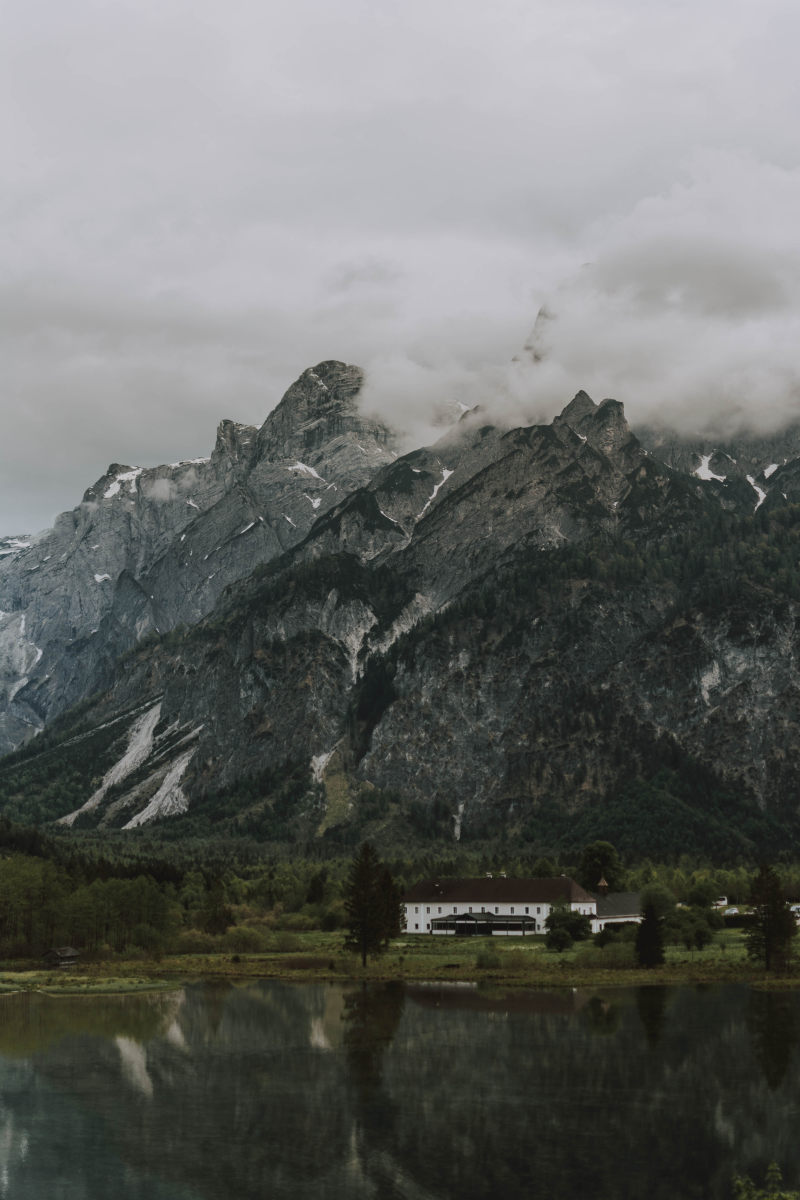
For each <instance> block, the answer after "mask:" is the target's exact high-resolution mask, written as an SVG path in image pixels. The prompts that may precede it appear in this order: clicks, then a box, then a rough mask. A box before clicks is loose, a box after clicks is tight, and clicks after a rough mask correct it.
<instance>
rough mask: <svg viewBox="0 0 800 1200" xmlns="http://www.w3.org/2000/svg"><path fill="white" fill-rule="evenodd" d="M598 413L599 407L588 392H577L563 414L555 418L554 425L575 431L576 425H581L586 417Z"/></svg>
mask: <svg viewBox="0 0 800 1200" xmlns="http://www.w3.org/2000/svg"><path fill="white" fill-rule="evenodd" d="M596 412H597V405H596V404H595V402H594V400H593V399H592V397H591V396H590V395H589V394H588V392H584V391H580V392H576V394H575V395H574V396H573V397H572V399H571V400H570V402H569V404H568V405H567V406H566V408H565V409H564V410H563V412H561V413H560V414H559V416H557V417H556V418H555V420H554V421H553V424H554V425H569V427H570V429H574V428H575V425H576V424H580V422H581V421H582V420H583V419H584V417H588V416H592V415H594V413H596Z"/></svg>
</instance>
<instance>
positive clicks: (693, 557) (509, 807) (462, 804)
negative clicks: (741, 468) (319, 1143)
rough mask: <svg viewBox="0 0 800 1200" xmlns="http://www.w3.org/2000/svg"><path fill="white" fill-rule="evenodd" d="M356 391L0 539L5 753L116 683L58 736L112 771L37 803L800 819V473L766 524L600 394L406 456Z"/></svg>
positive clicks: (319, 829)
mask: <svg viewBox="0 0 800 1200" xmlns="http://www.w3.org/2000/svg"><path fill="white" fill-rule="evenodd" d="M360 384H361V375H360V372H358V371H357V370H356V369H355V368H349V367H345V366H344V365H343V364H338V363H322V364H320V365H319V366H318V367H316V368H315V369H314V370H313V371H307V372H305V373H304V374H303V375H302V376H301V377H300V379H299V380H298V381H297V383H295V384H294V385H293V387H292V388H291V389H290V390H289V392H287V394H286V396H285V397H284V399H283V401H282V402H281V404H280V405H279V406H278V408H276V410H275V412H274V413H273V414H271V415H270V417H268V418H267V421H266V422H265V424H264V426H263V427H262V428H261V430H259V431H255V430H254V429H252V428H248V427H244V426H237V425H234V424H233V423H232V422H224V423H223V424H222V425H221V426H220V430H219V435H218V438H217V444H216V446H215V448H214V452H213V454H212V455H211V457H210V459H209V460H208V461H204V460H203V461H199V462H192V463H178V464H173V465H172V466H170V467H162V468H157V469H154V470H151V471H140V470H138V469H137V468H130V467H127V466H123V465H114V467H113V468H112V469H111V470H110V471H109V472H108V473H107V474H106V475H105V476H104V477H103V478H102V479H101V480H99V481H98V483H97V484H95V485H94V487H93V488H91V489H89V491H88V492H87V493H86V496H85V497H84V501H83V504H82V505H81V506H79V508H78V509H76V510H75V512H74V513H73V514H67V515H65V516H64V517H62V518H60V519H59V522H57V524H56V527H55V529H54V530H53V531H51V532H50V533H49V534H48V535H46V536H45V538H44V539H42V540H40V541H38V542H36V543H31V544H30V545H26V544H25V540H24V539H16V540H9V541H8V542H7V543H6V544H5V546H4V547H0V550H3V549H5V550H6V553H5V558H4V561H3V563H2V565H1V566H0V580H1V581H2V586H3V587H4V588H5V589H6V592H5V595H6V597H7V599H6V600H5V601H4V602H3V604H2V607H3V609H4V612H3V616H2V617H1V618H0V687H2V688H3V689H4V690H5V697H6V710H5V718H4V720H5V725H4V726H3V728H4V730H5V734H4V736H5V737H6V739H7V742H8V744H11V742H13V741H19V740H21V739H22V738H24V737H25V735H26V732H27V731H29V730H30V729H32V728H36V723H37V721H38V722H40V723H42V722H44V721H45V720H50V719H51V718H52V716H53V714H55V713H57V712H59V711H63V710H64V708H65V707H66V705H67V704H68V703H69V701H70V700H74V699H78V698H81V699H84V698H85V697H87V696H88V695H89V694H90V693H91V692H97V691H98V688H100V689H101V694H100V695H99V696H96V697H95V698H94V699H93V700H92V701H91V702H90V703H89V704H88V705H87V706H86V707H84V709H83V710H82V711H81V712H80V713H79V714H76V715H69V714H67V715H66V716H65V717H64V718H63V721H62V724H61V726H60V727H59V726H58V725H56V726H55V727H54V728H53V729H52V731H51V732H50V733H48V734H47V735H46V738H45V741H44V742H43V748H44V749H43V753H46V754H47V755H49V756H50V758H49V759H48V760H47V761H48V762H54V761H57V760H58V756H59V755H66V756H67V758H68V759H69V761H70V762H73V760H74V759H75V758H76V756H77V759H79V761H80V764H86V763H89V764H90V768H91V769H89V768H88V767H86V766H85V765H79V766H76V767H75V768H74V771H73V774H72V775H71V776H70V777H71V778H77V777H78V776H80V778H81V779H83V776H82V775H81V772H82V771H86V778H85V785H84V784H83V783H81V784H80V786H78V785H76V787H75V788H74V789H73V794H71V795H70V796H69V797H63V798H62V797H61V796H59V795H51V794H50V793H48V794H47V796H46V797H45V798H43V799H40V800H39V801H37V803H38V804H39V808H38V809H37V811H38V812H39V814H40V816H41V817H43V818H44V819H53V820H61V821H62V822H64V823H65V824H67V825H75V826H78V827H81V826H85V825H87V824H98V825H99V826H101V827H109V826H113V827H122V828H129V827H130V828H135V827H136V826H137V825H139V824H142V823H148V822H150V821H154V820H158V819H163V818H166V817H170V818H172V819H179V820H180V819H184V818H185V819H187V820H189V821H192V820H193V819H195V817H194V816H193V814H197V813H208V812H214V813H215V814H216V816H215V819H216V820H221V819H222V818H221V817H220V815H219V814H220V813H221V812H224V813H225V814H227V816H226V817H225V819H226V820H229V821H230V822H233V824H234V826H235V828H236V829H240V828H243V829H246V830H248V831H250V832H253V831H254V832H255V834H256V836H264V837H271V838H280V837H282V836H287V831H291V832H292V836H294V835H297V836H302V837H307V838H310V837H314V836H325V837H330V836H335V833H336V830H337V828H339V827H340V826H343V825H344V826H347V825H348V824H351V825H352V823H353V822H355V823H356V824H359V822H360V824H359V828H361V827H362V826H363V824H364V822H365V821H367V820H368V819H374V820H378V818H379V816H380V819H382V820H384V821H389V822H391V821H400V822H403V821H405V822H408V821H412V822H413V821H414V820H416V821H417V822H418V824H419V822H422V824H423V825H424V827H425V829H426V830H427V831H428V833H430V831H431V829H434V830H435V831H436V832H438V834H439V835H443V836H450V837H477V836H493V835H494V834H495V833H497V832H498V831H503V832H504V833H507V834H513V835H514V836H516V837H519V838H522V839H525V840H532V841H536V840H537V839H538V840H546V839H547V838H548V837H549V838H551V839H552V838H553V837H555V836H556V835H555V833H554V830H555V831H557V830H558V829H559V828H561V826H559V821H560V820H562V818H563V819H564V820H569V821H571V822H573V823H576V822H577V823H578V826H579V827H580V828H584V826H583V825H581V824H580V823H581V822H586V821H589V820H590V818H592V814H594V819H595V820H597V821H599V824H600V826H602V828H603V829H606V827H607V825H608V822H609V821H612V820H613V821H616V822H617V826H619V827H620V828H621V830H622V832H623V834H624V835H625V836H627V834H628V833H629V832H630V831H631V830H634V832H635V830H636V828H639V829H642V828H644V827H645V826H646V824H647V822H648V821H652V823H653V827H654V828H655V829H656V831H658V830H661V832H662V834H663V833H664V831H669V830H671V832H670V836H671V837H672V838H673V842H675V843H676V844H677V849H676V848H675V845H673V843H670V845H671V851H670V852H672V851H674V852H676V853H680V852H681V845H680V838H681V836H683V835H682V834H681V833H675V829H680V830H683V829H684V828H685V829H686V830H688V832H687V833H686V836H687V837H689V838H694V839H695V843H694V844H696V845H700V844H702V845H706V846H707V845H709V844H711V843H712V842H713V841H714V839H715V838H719V839H721V842H720V844H722V843H724V845H725V851H724V852H725V853H734V854H735V853H738V852H739V851H740V850H741V852H742V853H744V852H748V853H749V852H751V851H752V848H753V846H755V845H756V844H767V841H768V840H769V838H773V839H775V838H781V837H782V838H785V837H786V836H788V833H787V831H790V830H794V829H795V828H796V827H798V819H799V814H798V811H797V802H796V795H797V794H798V788H800V768H798V767H796V766H795V763H796V762H798V761H800V759H799V758H798V756H797V754H796V749H797V746H798V744H800V700H799V699H798V697H800V687H798V678H797V669H796V662H797V631H796V620H797V612H796V608H797V604H798V603H800V570H798V568H797V562H798V561H799V560H798V548H797V546H796V544H795V540H794V532H793V530H794V519H795V518H794V515H793V510H792V509H791V507H790V503H791V499H792V497H793V495H794V493H793V480H794V477H795V473H796V472H797V463H794V464H793V463H792V462H789V463H787V464H786V465H785V466H782V467H779V468H776V470H775V471H774V472H772V473H771V475H772V476H773V477H774V478H775V479H778V477H779V474H780V477H781V478H782V480H783V481H784V487H782V488H781V489H780V490H779V491H778V495H779V497H780V498H781V505H782V507H781V506H778V507H776V505H777V499H776V497H775V495H774V494H773V493H774V492H775V490H776V489H775V488H774V487H773V488H772V489H771V492H770V495H769V496H768V497H767V499H766V500H764V501H762V502H761V503H760V504H759V505H758V510H759V511H760V515H758V516H757V517H754V496H755V485H754V484H751V483H750V482H749V481H748V480H747V479H745V480H744V481H742V480H736V481H734V484H729V483H728V482H727V481H723V480H720V479H714V478H712V477H710V475H713V474H714V472H707V471H705V470H702V471H700V472H698V471H696V470H695V471H689V472H686V471H682V470H680V469H678V467H676V466H670V465H668V464H665V463H663V462H661V461H660V460H659V459H658V458H657V457H656V456H655V454H654V453H652V451H648V449H647V448H645V447H644V446H643V445H642V444H641V442H640V440H639V438H638V437H637V436H635V435H634V433H633V432H632V431H631V430H630V428H629V427H628V425H627V423H626V421H625V417H624V413H623V411H622V408H621V406H620V405H619V404H617V403H616V402H614V401H610V400H607V401H604V402H602V403H601V404H599V405H597V404H595V403H594V402H593V401H592V400H591V399H590V397H588V396H587V395H586V394H585V393H579V394H578V395H577V396H576V397H575V398H574V400H573V401H572V402H571V403H570V404H569V405H567V407H566V408H565V410H564V412H563V413H561V414H560V416H559V417H557V418H556V419H555V420H554V421H553V422H552V424H550V425H544V426H531V427H525V428H518V429H511V430H503V429H498V428H494V427H492V426H488V425H485V424H483V423H482V416H481V414H480V413H469V414H466V416H465V417H464V418H463V419H462V420H459V421H458V422H457V423H456V424H455V425H454V427H453V428H452V429H450V430H448V431H447V433H446V434H445V435H444V437H443V438H442V439H441V440H440V441H439V442H438V443H436V444H435V445H434V446H431V447H428V448H424V449H421V450H417V451H414V452H412V453H410V454H407V455H404V456H403V457H401V458H397V459H396V458H395V457H394V455H393V452H392V450H391V447H390V444H389V443H390V438H389V435H388V434H387V433H386V431H385V430H383V429H382V428H381V427H380V426H378V425H374V424H371V423H369V422H367V421H365V419H364V418H363V417H362V416H361V414H360V413H359V411H358V407H357V397H358V389H359V387H360ZM714 461H715V460H714V459H713V457H712V458H710V459H709V462H710V463H712V464H713V462H714ZM762 474H765V473H762ZM798 478H800V475H799V476H798ZM734 485H735V486H734ZM737 488H738V489H739V490H738V491H737ZM12 543H13V544H12ZM181 626H183V628H181ZM149 632H152V633H154V634H155V635H156V636H154V637H152V638H150V639H146V638H145V639H144V640H143V635H145V634H147V633H149ZM132 648H133V649H132ZM131 649H132V652H131V653H129V654H127V656H125V657H124V658H122V659H120V658H119V654H120V652H122V651H125V650H131ZM76 746H77V747H78V748H80V747H85V752H84V750H83V749H81V752H80V754H77V751H75V750H74V749H70V747H73V748H74V747H76ZM89 747H92V753H91V754H90V753H89ZM36 754H37V750H36V747H35V745H34V746H33V747H31V750H30V756H32V758H31V761H33V760H35V757H36ZM70 756H71V757H70ZM20 761H21V762H22V766H20V765H18V764H17V765H12V766H11V767H9V768H8V770H7V771H6V773H5V774H4V768H3V767H2V766H1V765H0V791H2V790H3V788H4V787H5V784H4V780H6V779H12V776H13V779H17V778H18V776H16V775H13V772H14V771H18V772H19V771H22V772H23V773H24V771H25V769H26V768H25V766H24V764H25V762H27V761H28V759H26V758H24V756H23V759H22V760H20ZM65 761H66V760H65ZM48 770H49V768H48ZM8 771H11V772H12V774H11V775H9V774H8ZM44 773H45V774H46V772H44ZM19 778H22V776H19ZM25 778H28V777H27V776H25ZM13 779H12V783H13ZM15 787H16V785H14V786H12V785H11V784H9V785H8V789H6V791H5V792H3V794H6V795H8V794H13V795H14V796H17V794H18V792H19V791H20V788H19V787H16V791H15V790H14V788H15ZM631 788H633V791H631ZM637 788H639V789H640V791H636V789H637ZM642 788H643V789H645V791H644V792H642V791H641V789H642ZM647 789H650V790H649V791H647ZM670 789H671V790H670ZM645 792H646V795H647V797H648V799H647V800H646V802H645V801H641V800H637V799H636V797H640V796H641V795H644V794H645ZM631 796H634V799H633V800H632V799H631ZM14 804H15V805H16V806H17V807H13V806H12V810H11V815H14V816H19V817H23V816H24V815H25V811H24V802H21V801H17V800H15V801H14ZM625 804H628V805H629V806H630V805H631V804H633V805H634V808H635V806H636V804H639V808H638V809H636V813H635V816H634V818H633V819H632V820H631V818H630V815H629V813H630V810H629V809H625V808H624V805H625ZM620 805H623V808H620ZM659 806H661V807H659ZM664 806H666V807H664ZM670 806H671V807H670ZM606 808H608V811H609V813H611V814H612V815H611V816H608V817H607V820H606V824H605V825H603V819H604V818H603V813H604V812H605V811H606ZM662 809H663V811H662ZM364 813H373V817H372V818H367V817H366V816H364V815H363V814H364ZM621 813H622V814H623V815H620V814H621ZM654 813H658V814H659V815H658V816H657V817H656V816H654V815H652V814H654ZM676 813H677V814H678V815H675V814H676ZM375 814H377V815H375ZM381 814H382V816H381ZM598 814H599V815H598ZM676 822H677V823H678V824H676ZM681 822H683V824H680V823H681ZM578 826H576V827H578ZM586 828H587V830H589V826H588V825H587V826H586ZM591 828H592V829H593V828H594V827H593V826H592V827H591ZM698 829H700V830H702V837H701V835H700V834H699V833H698V832H697V830H698ZM590 832H591V830H590ZM599 832H600V835H602V829H600V831H599ZM606 835H607V833H606ZM698 839H700V840H699V841H698ZM702 839H705V841H703V840H702ZM759 839H760V840H759ZM765 839H766V841H765ZM589 840H590V838H589ZM715 844H716V843H715ZM770 844H772V843H770ZM776 844H777V843H776ZM743 847H744V849H743ZM748 847H749V849H747V848H748ZM654 852H657V848H655V849H654Z"/></svg>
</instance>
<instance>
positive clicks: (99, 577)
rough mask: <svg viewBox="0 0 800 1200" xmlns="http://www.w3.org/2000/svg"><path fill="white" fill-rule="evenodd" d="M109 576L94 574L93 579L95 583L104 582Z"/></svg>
mask: <svg viewBox="0 0 800 1200" xmlns="http://www.w3.org/2000/svg"><path fill="white" fill-rule="evenodd" d="M110 578H111V576H110V575H95V577H94V581H95V583H105V581H106V580H107V579H110Z"/></svg>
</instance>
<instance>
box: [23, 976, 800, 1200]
mask: <svg viewBox="0 0 800 1200" xmlns="http://www.w3.org/2000/svg"><path fill="white" fill-rule="evenodd" d="M798 1003H799V1001H798V998H797V997H795V996H794V994H792V993H790V992H780V993H768V992H760V993H759V992H748V990H747V989H746V988H744V987H727V988H706V989H690V988H682V989H660V988H651V987H648V988H646V989H642V990H637V991H634V990H629V991H626V990H625V989H614V990H609V991H608V992H606V993H595V992H592V991H580V990H578V991H572V990H570V989H562V990H560V991H552V992H538V991H533V990H531V991H525V990H511V989H503V988H498V989H497V990H484V989H481V988H476V987H469V986H464V985H462V986H460V987H456V986H453V985H451V986H447V985H440V984H436V985H432V986H423V985H413V986H408V987H405V988H404V987H402V986H400V985H393V986H392V985H390V986H380V985H378V986H376V985H371V986H366V987H360V986H355V985H350V986H345V987H342V986H341V985H339V984H328V985H310V986H305V987H303V986H292V985H289V984H282V983H278V982H269V983H267V982H265V983H258V984H248V985H246V986H241V987H228V986H227V985H226V986H224V987H216V986H207V985H203V984H194V985H191V986H187V987H186V988H183V989H181V990H179V991H176V992H173V993H170V994H161V995H158V996H128V997H90V998H77V997H73V998H58V999H55V998H49V997H31V996H27V997H8V998H1V997H0V1181H2V1180H4V1179H5V1178H6V1177H7V1179H8V1187H7V1193H6V1194H7V1196H8V1197H13V1200H34V1198H35V1200H38V1197H40V1196H48V1195H55V1196H58V1195H66V1194H70V1195H75V1196H76V1197H77V1196H80V1197H81V1198H82V1200H83V1198H87V1200H88V1198H91V1200H94V1198H95V1197H103V1200H105V1198H106V1197H107V1196H114V1198H115V1200H140V1198H141V1200H231V1197H243V1198H246V1197H251V1196H253V1197H261V1196H265V1197H267V1196H268V1197H269V1200H283V1198H284V1197H286V1198H287V1200H288V1198H289V1197H291V1198H292V1200H295V1198H296V1197H298V1196H313V1197H314V1200H374V1198H375V1197H381V1196H395V1197H398V1198H400V1197H402V1198H403V1200H411V1198H415V1200H416V1198H417V1197H425V1198H426V1200H452V1198H453V1197H455V1196H458V1197H459V1200H484V1198H485V1197H490V1196H491V1197H494V1196H502V1197H503V1200H522V1198H523V1197H524V1198H525V1200H537V1198H539V1197H541V1198H542V1200H544V1198H547V1200H550V1197H552V1196H559V1197H564V1198H565V1200H568V1198H570V1197H572V1196H576V1197H577V1196H584V1195H591V1196H597V1197H598V1198H599V1197H602V1198H603V1200H641V1197H642V1196H647V1197H648V1200H675V1198H676V1197H677V1196H680V1197H681V1200H689V1198H690V1197H695V1196H696V1197H702V1198H703V1200H730V1182H731V1176H732V1174H733V1173H735V1172H736V1171H739V1172H746V1173H748V1174H750V1175H751V1176H754V1177H755V1176H758V1177H759V1178H760V1177H761V1176H763V1171H764V1167H765V1165H766V1163H768V1162H769V1161H770V1160H772V1159H775V1160H777V1161H778V1162H780V1164H781V1167H782V1168H783V1170H784V1175H785V1178H786V1182H787V1186H788V1187H794V1186H796V1184H797V1180H798V1178H799V1177H800V1144H798V1139H797V1137H796V1128H795V1125H796V1122H795V1114H796V1112H797V1111H798V1109H799V1108H800V1078H798V1077H797V1076H796V1075H795V1072H794V1071H793V1069H792V1068H793V1066H794V1062H795V1060H796V1058H797V1054H796V1048H797V1042H798V1038H799V1037H800V1026H799V1023H798V1018H799V1017H800V1008H799V1007H798ZM67 1185H69V1188H70V1189H71V1190H68V1186H67ZM0 1194H2V1191H1V1189H0Z"/></svg>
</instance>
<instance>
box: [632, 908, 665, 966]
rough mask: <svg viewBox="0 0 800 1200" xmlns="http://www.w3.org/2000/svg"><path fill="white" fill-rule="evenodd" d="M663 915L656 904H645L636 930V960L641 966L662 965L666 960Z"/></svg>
mask: <svg viewBox="0 0 800 1200" xmlns="http://www.w3.org/2000/svg"><path fill="white" fill-rule="evenodd" d="M662 926H663V917H659V915H658V912H657V911H656V907H655V905H654V904H645V906H644V910H643V912H642V923H641V925H640V926H639V928H638V929H637V930H636V961H637V962H638V964H639V966H640V967H660V966H661V965H662V963H663V962H664V931H663V928H662Z"/></svg>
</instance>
